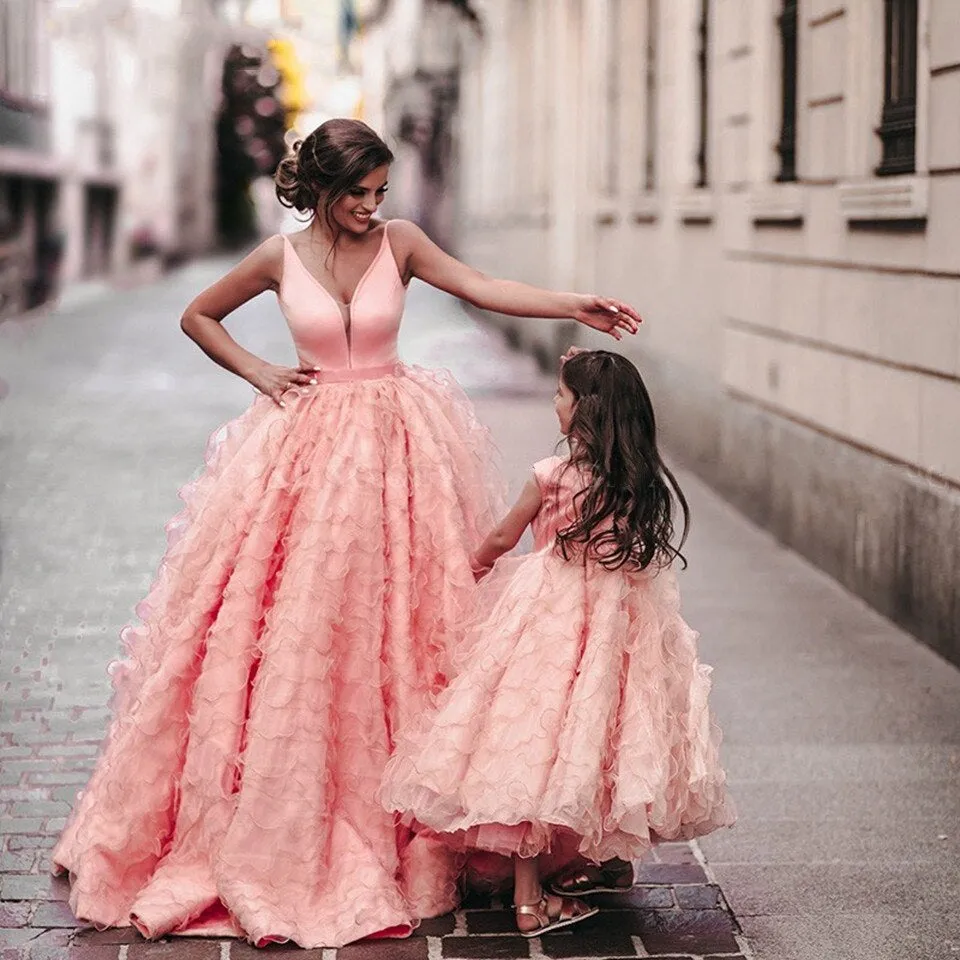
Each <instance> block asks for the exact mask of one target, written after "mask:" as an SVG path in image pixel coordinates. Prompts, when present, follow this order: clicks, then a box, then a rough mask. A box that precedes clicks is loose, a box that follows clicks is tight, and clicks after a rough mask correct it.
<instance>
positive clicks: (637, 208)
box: [630, 192, 660, 223]
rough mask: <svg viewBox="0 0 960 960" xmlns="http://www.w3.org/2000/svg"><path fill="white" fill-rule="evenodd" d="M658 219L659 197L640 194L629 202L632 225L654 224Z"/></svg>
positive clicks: (651, 194) (653, 194) (652, 194)
mask: <svg viewBox="0 0 960 960" xmlns="http://www.w3.org/2000/svg"><path fill="white" fill-rule="evenodd" d="M659 218H660V197H659V196H658V195H657V194H655V193H652V192H651V193H641V194H638V195H637V196H635V197H634V198H633V199H632V200H631V201H630V219H631V220H632V221H633V222H634V223H656V222H657V220H658V219H659Z"/></svg>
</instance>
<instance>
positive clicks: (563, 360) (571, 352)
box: [560, 344, 590, 363]
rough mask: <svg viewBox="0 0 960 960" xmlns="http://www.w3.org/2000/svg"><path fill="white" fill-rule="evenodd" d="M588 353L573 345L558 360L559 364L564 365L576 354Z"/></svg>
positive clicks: (582, 348)
mask: <svg viewBox="0 0 960 960" xmlns="http://www.w3.org/2000/svg"><path fill="white" fill-rule="evenodd" d="M589 352H590V351H589V350H588V349H587V348H586V347H578V346H576V344H574V345H573V346H571V347H567V352H566V353H565V354H564V355H563V356H562V357H561V358H560V363H566V362H567V361H568V360H569V359H570V358H571V357H575V356H576V355H577V354H578V353H589Z"/></svg>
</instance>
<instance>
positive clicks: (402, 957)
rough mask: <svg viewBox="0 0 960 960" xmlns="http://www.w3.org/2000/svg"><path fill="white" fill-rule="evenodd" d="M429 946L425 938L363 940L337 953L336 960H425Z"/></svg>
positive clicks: (342, 948)
mask: <svg viewBox="0 0 960 960" xmlns="http://www.w3.org/2000/svg"><path fill="white" fill-rule="evenodd" d="M428 955H429V946H428V944H427V940H426V938H425V937H411V938H410V939H408V940H364V941H361V942H360V943H351V944H349V945H347V946H346V947H341V948H340V949H339V950H338V951H337V960H427V957H428Z"/></svg>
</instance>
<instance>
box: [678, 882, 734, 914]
mask: <svg viewBox="0 0 960 960" xmlns="http://www.w3.org/2000/svg"><path fill="white" fill-rule="evenodd" d="M673 892H674V895H675V896H676V898H677V905H678V906H679V907H680V909H681V910H718V909H720V908H721V907H722V906H723V901H722V900H721V897H720V888H719V887H718V886H716V885H715V884H712V883H710V884H707V885H706V886H692V887H687V886H677V887H674V888H673Z"/></svg>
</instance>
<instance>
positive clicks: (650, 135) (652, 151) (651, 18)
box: [643, 0, 660, 192]
mask: <svg viewBox="0 0 960 960" xmlns="http://www.w3.org/2000/svg"><path fill="white" fill-rule="evenodd" d="M658 7H659V2H658V0H647V38H646V49H647V56H646V84H645V85H644V125H643V126H644V136H643V189H644V190H646V191H648V192H652V191H653V190H655V189H656V187H657V70H658V62H657V31H658V26H659V14H660V11H659V9H658Z"/></svg>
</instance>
